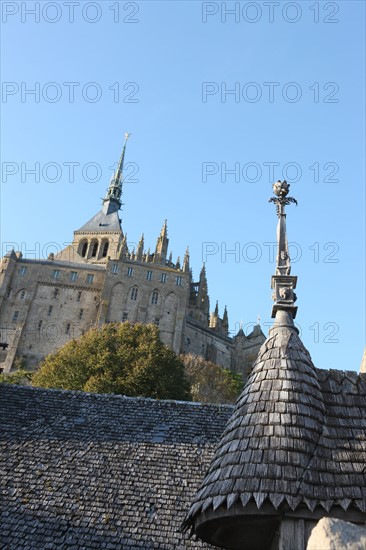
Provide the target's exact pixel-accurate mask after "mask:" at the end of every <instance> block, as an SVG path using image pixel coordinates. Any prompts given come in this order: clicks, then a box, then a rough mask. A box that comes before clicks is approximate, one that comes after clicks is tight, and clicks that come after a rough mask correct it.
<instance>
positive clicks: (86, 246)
mask: <svg viewBox="0 0 366 550" xmlns="http://www.w3.org/2000/svg"><path fill="white" fill-rule="evenodd" d="M87 250H88V243H87V242H85V243H83V246H82V249H81V256H82V257H83V258H85V256H86V251H87Z"/></svg>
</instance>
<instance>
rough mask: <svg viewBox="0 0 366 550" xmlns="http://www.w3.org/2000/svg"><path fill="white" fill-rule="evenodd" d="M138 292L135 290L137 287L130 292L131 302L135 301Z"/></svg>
mask: <svg viewBox="0 0 366 550" xmlns="http://www.w3.org/2000/svg"><path fill="white" fill-rule="evenodd" d="M138 291H139V289H138V288H137V286H134V287H133V289H132V290H131V300H137V294H138Z"/></svg>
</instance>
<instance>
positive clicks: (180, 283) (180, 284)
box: [175, 275, 182, 286]
mask: <svg viewBox="0 0 366 550" xmlns="http://www.w3.org/2000/svg"><path fill="white" fill-rule="evenodd" d="M175 284H176V285H177V286H182V277H181V276H180V275H177V277H176V278H175Z"/></svg>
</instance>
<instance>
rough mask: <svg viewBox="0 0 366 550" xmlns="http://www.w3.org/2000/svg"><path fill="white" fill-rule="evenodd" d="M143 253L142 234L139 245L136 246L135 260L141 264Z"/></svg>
mask: <svg viewBox="0 0 366 550" xmlns="http://www.w3.org/2000/svg"><path fill="white" fill-rule="evenodd" d="M143 253H144V234H142V235H141V239H140V240H139V244H138V245H137V250H136V260H137V261H138V262H142V255H143Z"/></svg>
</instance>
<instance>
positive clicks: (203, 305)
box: [197, 264, 210, 322]
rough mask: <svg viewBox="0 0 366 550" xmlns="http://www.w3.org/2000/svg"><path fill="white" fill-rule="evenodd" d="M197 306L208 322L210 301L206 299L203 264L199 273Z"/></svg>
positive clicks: (205, 279) (206, 289)
mask: <svg viewBox="0 0 366 550" xmlns="http://www.w3.org/2000/svg"><path fill="white" fill-rule="evenodd" d="M197 306H198V308H199V309H200V310H201V312H202V313H203V315H204V317H205V319H206V320H207V322H208V318H209V314H210V301H209V297H208V288H207V278H206V268H205V264H203V266H202V269H201V273H200V280H199V286H198V294H197Z"/></svg>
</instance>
